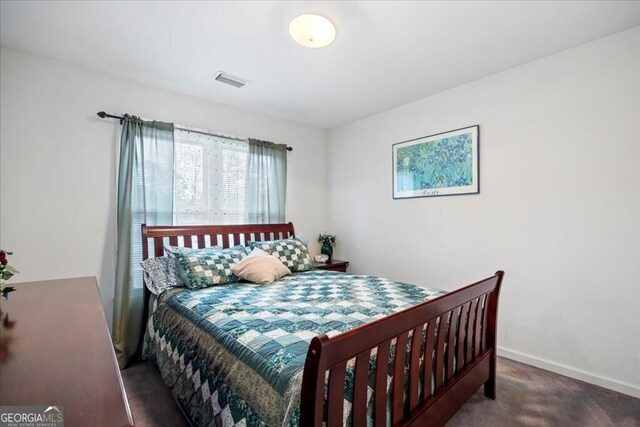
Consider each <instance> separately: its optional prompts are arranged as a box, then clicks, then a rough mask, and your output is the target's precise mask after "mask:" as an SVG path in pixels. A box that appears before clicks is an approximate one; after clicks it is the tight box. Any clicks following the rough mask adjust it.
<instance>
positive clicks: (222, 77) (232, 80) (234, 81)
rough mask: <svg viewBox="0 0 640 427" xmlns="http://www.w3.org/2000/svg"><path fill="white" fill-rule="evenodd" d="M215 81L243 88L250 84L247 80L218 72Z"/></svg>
mask: <svg viewBox="0 0 640 427" xmlns="http://www.w3.org/2000/svg"><path fill="white" fill-rule="evenodd" d="M215 79H216V80H217V81H219V82H220V83H226V84H228V85H231V86H234V87H242V86H244V85H246V84H247V83H249V80H245V79H243V78H242V77H236V76H232V75H231V74H229V73H225V72H224V71H217V72H216V77H215Z"/></svg>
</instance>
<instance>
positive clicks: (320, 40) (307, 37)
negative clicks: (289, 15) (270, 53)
mask: <svg viewBox="0 0 640 427" xmlns="http://www.w3.org/2000/svg"><path fill="white" fill-rule="evenodd" d="M289 34H291V37H292V38H293V39H294V40H295V41H296V42H298V43H299V44H301V45H302V46H305V47H311V48H315V49H317V48H320V47H325V46H329V45H330V44H331V43H332V42H333V39H335V38H336V28H335V27H334V26H333V24H332V23H331V21H329V20H328V19H327V18H325V17H324V16H320V15H315V14H312V13H307V14H304V15H300V16H298V17H296V18H294V20H293V21H291V24H289Z"/></svg>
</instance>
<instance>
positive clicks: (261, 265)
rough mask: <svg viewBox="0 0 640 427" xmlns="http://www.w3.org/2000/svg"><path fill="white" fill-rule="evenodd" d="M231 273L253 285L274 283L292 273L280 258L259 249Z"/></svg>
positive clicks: (232, 268) (234, 267)
mask: <svg viewBox="0 0 640 427" xmlns="http://www.w3.org/2000/svg"><path fill="white" fill-rule="evenodd" d="M231 271H232V272H233V274H235V275H236V276H238V277H242V278H243V279H244V280H248V281H249V282H253V283H263V284H267V283H273V282H275V281H276V280H278V279H280V278H281V277H284V276H286V275H288V274H291V271H290V270H289V269H288V268H287V266H286V265H284V264H283V263H282V262H281V261H280V260H279V259H278V258H276V257H274V256H273V255H269V254H268V253H266V252H265V251H263V250H262V249H259V248H255V249H254V250H253V251H251V253H250V254H249V256H247V257H246V258H244V259H243V260H242V261H240V262H239V263H237V264H236V265H234V266H233V267H231Z"/></svg>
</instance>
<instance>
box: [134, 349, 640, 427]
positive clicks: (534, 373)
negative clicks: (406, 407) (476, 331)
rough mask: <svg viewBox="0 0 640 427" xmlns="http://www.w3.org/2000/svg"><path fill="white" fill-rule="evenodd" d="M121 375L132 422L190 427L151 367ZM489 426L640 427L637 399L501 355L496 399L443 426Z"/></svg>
mask: <svg viewBox="0 0 640 427" xmlns="http://www.w3.org/2000/svg"><path fill="white" fill-rule="evenodd" d="M122 379H123V380H124V385H125V388H126V390H127V396H128V398H129V404H130V405H131V411H132V412H133V417H134V420H135V422H136V426H139V427H164V426H166V427H182V426H187V425H188V424H187V423H186V422H185V421H184V419H183V417H182V414H181V412H180V410H179V409H178V407H177V405H176V403H175V402H174V400H173V397H172V395H171V392H170V390H169V389H168V388H167V387H166V386H165V385H164V384H163V382H162V379H161V378H160V373H159V371H158V369H157V368H156V367H155V365H153V364H151V363H138V364H136V365H134V366H132V367H130V368H128V369H125V370H124V371H122ZM488 425H490V426H505V427H511V426H571V427H573V426H585V427H606V426H612V427H613V426H616V427H631V426H639V427H640V399H635V398H633V397H630V396H627V395H624V394H620V393H616V392H613V391H610V390H607V389H604V388H601V387H597V386H594V385H591V384H587V383H584V382H582V381H577V380H574V379H571V378H567V377H563V376H561V375H557V374H554V373H551V372H548V371H544V370H542V369H538V368H534V367H532V366H528V365H524V364H522V363H518V362H514V361H512V360H509V359H504V358H499V359H498V398H497V399H496V400H490V399H487V398H485V397H484V394H483V392H482V389H480V390H479V391H478V393H476V394H475V395H474V396H473V397H472V398H471V399H470V400H469V401H468V402H467V403H466V404H465V405H464V406H463V407H462V408H461V409H460V410H459V411H458V413H457V414H456V415H455V416H454V417H453V419H451V421H449V423H448V424H447V426H448V427H476V426H477V427H485V426H488Z"/></svg>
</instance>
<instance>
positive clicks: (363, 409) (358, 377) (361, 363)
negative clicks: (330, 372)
mask: <svg viewBox="0 0 640 427" xmlns="http://www.w3.org/2000/svg"><path fill="white" fill-rule="evenodd" d="M370 357H371V351H370V350H367V351H365V352H363V353H360V354H359V355H358V357H356V367H355V370H354V380H353V410H352V412H351V413H352V415H353V425H354V426H364V425H366V424H367V382H368V379H369V358H370Z"/></svg>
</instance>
